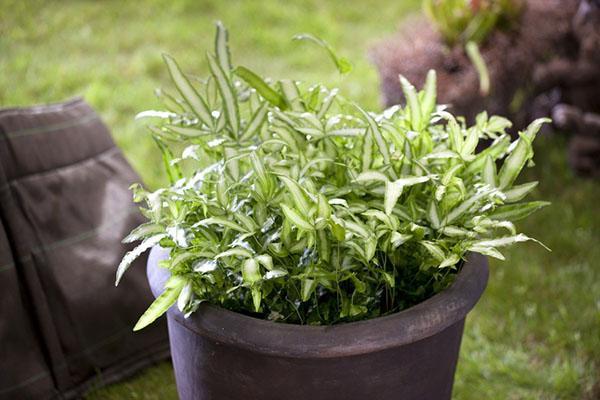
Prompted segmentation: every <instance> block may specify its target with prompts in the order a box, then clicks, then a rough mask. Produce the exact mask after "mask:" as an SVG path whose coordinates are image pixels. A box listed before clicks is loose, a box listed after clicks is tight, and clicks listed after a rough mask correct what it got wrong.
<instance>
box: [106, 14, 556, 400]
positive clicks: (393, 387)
mask: <svg viewBox="0 0 600 400" xmlns="http://www.w3.org/2000/svg"><path fill="white" fill-rule="evenodd" d="M318 42H319V43H320V44H322V45H324V46H326V47H327V45H326V43H324V42H322V41H318ZM327 49H328V50H331V49H330V48H329V47H327ZM330 54H331V56H332V57H333V59H334V61H336V64H337V65H338V67H343V68H340V69H347V66H348V65H347V61H346V60H343V59H338V58H337V57H336V56H335V54H334V53H333V52H331V51H330ZM164 58H165V62H166V64H167V67H168V69H169V72H170V74H171V77H172V79H173V82H174V84H175V86H176V88H177V95H176V96H175V95H169V94H166V93H162V94H161V96H162V98H163V100H164V102H165V105H166V107H167V109H168V111H161V112H157V111H150V112H145V113H143V115H142V116H154V117H160V118H162V119H161V123H160V124H159V125H158V126H151V127H150V128H151V131H152V133H153V137H154V139H155V140H156V143H157V144H158V146H159V148H160V149H161V151H162V154H163V158H164V164H165V168H166V171H167V173H168V176H169V178H170V185H169V186H167V187H163V188H160V189H158V190H156V191H153V192H149V191H147V190H145V189H143V188H142V187H140V186H139V185H138V186H135V188H134V197H135V200H136V201H138V202H143V203H144V207H142V212H143V213H144V214H145V216H146V217H147V218H148V220H149V222H147V223H145V224H143V225H141V226H139V227H138V228H137V229H135V230H134V231H133V232H132V233H131V234H130V235H129V236H128V237H127V238H126V239H125V241H126V242H130V241H135V240H143V241H142V243H141V244H140V245H139V246H138V247H136V248H135V249H134V250H133V251H131V252H130V253H128V254H127V255H126V256H125V257H124V259H123V261H122V263H121V264H120V265H119V268H118V272H117V283H118V281H119V280H120V279H121V276H122V275H123V273H124V272H125V270H126V269H127V267H128V266H129V264H130V263H131V261H132V260H133V259H134V258H135V257H137V256H139V255H140V254H141V253H143V252H144V251H145V250H147V249H150V248H153V249H152V252H151V255H150V258H149V261H148V276H149V280H150V285H151V287H152V290H153V292H154V294H155V296H156V300H155V301H154V303H153V304H152V305H151V306H150V307H149V308H148V310H147V311H146V312H145V313H144V314H143V315H142V317H141V318H140V320H139V322H138V324H137V325H136V327H135V329H136V330H137V329H141V328H143V327H144V326H146V325H148V324H150V323H151V322H152V321H154V320H155V319H156V318H158V317H159V316H160V315H162V314H163V313H165V312H167V311H168V312H167V316H168V322H169V333H170V341H171V351H172V357H173V363H174V368H175V374H176V379H177V387H178V391H179V395H180V398H182V399H200V398H202V399H239V398H252V399H282V398H286V399H364V398H367V396H368V397H369V398H376V399H391V398H402V399H443V398H449V397H450V395H451V389H452V382H453V375H454V370H455V366H456V361H457V356H458V350H459V346H460V340H461V336H462V330H463V324H464V319H465V316H466V314H467V313H468V312H469V310H470V309H471V308H472V307H473V306H474V305H475V303H476V302H477V300H478V299H479V297H480V296H481V294H482V292H483V290H484V287H485V285H486V282H487V275H488V271H487V262H486V259H485V257H484V256H483V255H487V256H491V257H496V258H500V259H502V258H503V257H502V254H501V253H500V251H499V250H498V249H499V248H500V247H503V246H506V245H510V244H513V243H516V242H522V241H527V240H531V239H530V238H528V237H527V236H525V235H523V234H517V232H516V230H515V226H514V225H513V223H512V221H514V220H517V219H519V218H523V217H525V216H527V215H528V214H530V213H531V212H533V211H535V210H537V209H539V208H541V207H543V206H544V205H546V203H544V202H539V201H534V202H520V200H522V199H523V198H524V197H525V196H526V195H527V194H528V193H529V192H531V191H532V190H533V189H534V188H535V186H536V184H537V182H529V183H524V184H520V185H516V186H514V185H513V183H514V181H515V179H516V178H517V176H518V175H519V173H520V171H521V169H522V168H523V167H524V166H525V165H526V164H527V163H528V162H530V160H531V158H532V156H533V151H532V141H533V139H534V137H535V135H536V132H537V131H538V129H539V128H540V125H541V124H542V123H543V122H544V121H543V120H538V121H535V122H533V123H532V124H531V125H530V126H529V128H528V129H527V130H526V131H524V132H522V133H521V135H520V138H519V139H518V140H515V141H513V142H512V143H511V140H510V136H509V135H508V134H507V133H506V132H505V130H506V129H507V128H508V127H510V125H511V123H510V122H509V121H508V120H506V119H504V118H502V117H498V116H492V117H489V118H488V116H487V115H486V114H485V113H482V114H480V115H479V117H478V118H477V123H476V125H474V126H470V127H468V126H466V125H465V123H464V120H463V119H461V118H457V117H454V116H453V115H451V114H450V113H448V112H446V111H445V109H444V107H443V106H438V105H436V84H435V73H434V72H433V71H431V72H430V73H429V74H428V79H427V83H426V84H425V87H424V89H423V90H422V91H420V92H417V90H416V89H415V88H414V87H413V86H412V85H411V84H410V83H409V82H408V81H407V80H405V79H404V78H401V83H402V86H403V88H404V91H405V95H406V98H407V100H408V104H407V106H406V107H400V106H395V107H392V108H390V109H388V110H386V111H384V112H383V113H382V114H375V113H371V112H367V111H365V110H363V109H362V108H361V107H360V106H358V105H357V104H355V103H352V102H350V101H348V100H346V99H344V98H343V97H341V96H340V95H339V94H338V92H337V91H336V90H328V89H327V88H325V87H324V86H323V85H320V84H316V85H311V86H308V85H304V84H300V83H298V82H295V81H291V80H281V81H278V82H277V83H272V82H267V81H265V80H263V79H262V78H260V77H259V76H258V75H257V74H255V73H253V72H251V71H250V70H248V69H247V68H244V67H236V68H233V67H232V64H231V61H230V55H229V51H228V47H227V33H226V31H225V29H224V28H223V27H222V26H221V25H220V24H218V25H217V35H216V40H215V53H214V54H208V55H207V60H208V65H209V67H210V76H209V77H208V79H206V80H203V81H201V80H192V79H191V78H189V77H187V76H186V75H185V74H184V73H183V72H182V71H181V70H180V68H179V67H178V65H177V64H176V62H175V61H174V60H173V58H171V57H169V56H165V57H164ZM488 139H489V140H491V141H492V144H491V145H490V146H489V147H487V148H486V149H485V150H483V151H481V152H479V153H475V150H476V148H477V145H478V143H479V141H480V140H488ZM171 143H175V144H179V146H176V147H178V148H179V149H180V150H181V153H180V155H179V156H177V157H176V156H175V155H174V154H173V153H172V152H171V150H170V148H171V147H172V146H170V144H171ZM181 145H183V146H181ZM497 167H499V168H497Z"/></svg>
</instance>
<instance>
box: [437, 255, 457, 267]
mask: <svg viewBox="0 0 600 400" xmlns="http://www.w3.org/2000/svg"><path fill="white" fill-rule="evenodd" d="M459 261H460V257H459V256H458V255H457V254H450V255H449V256H448V257H446V258H444V260H443V261H442V262H441V264H440V265H439V266H438V268H440V269H441V268H448V267H452V266H454V265H456V263H458V262H459Z"/></svg>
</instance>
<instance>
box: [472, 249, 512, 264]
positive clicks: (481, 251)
mask: <svg viewBox="0 0 600 400" xmlns="http://www.w3.org/2000/svg"><path fill="white" fill-rule="evenodd" d="M467 250H469V251H473V252H475V253H479V254H483V255H484V256H489V257H494V258H497V259H498V260H501V261H504V260H506V258H505V257H504V256H503V255H502V253H500V252H499V251H498V250H497V249H495V248H493V247H481V246H471V247H469V248H468V249H467Z"/></svg>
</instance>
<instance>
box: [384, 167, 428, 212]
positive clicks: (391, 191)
mask: <svg viewBox="0 0 600 400" xmlns="http://www.w3.org/2000/svg"><path fill="white" fill-rule="evenodd" d="M430 179H431V177H429V176H410V177H406V178H400V179H397V180H395V181H393V182H386V184H385V197H384V201H383V203H384V209H385V213H386V214H387V215H390V214H391V213H392V209H393V208H394V206H395V205H396V203H397V202H398V198H399V197H400V195H401V194H402V190H403V189H404V188H405V187H406V186H412V185H416V184H418V183H423V182H427V181H428V180H430Z"/></svg>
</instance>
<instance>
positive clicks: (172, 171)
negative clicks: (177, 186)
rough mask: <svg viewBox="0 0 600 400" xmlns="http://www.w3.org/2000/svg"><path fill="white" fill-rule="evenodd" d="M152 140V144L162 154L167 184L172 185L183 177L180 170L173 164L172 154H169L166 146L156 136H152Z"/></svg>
mask: <svg viewBox="0 0 600 400" xmlns="http://www.w3.org/2000/svg"><path fill="white" fill-rule="evenodd" d="M152 138H153V139H154V143H156V145H157V146H158V148H159V149H160V152H161V154H162V159H163V165H164V167H165V171H167V176H168V177H169V182H171V184H174V183H175V182H177V181H178V180H180V179H181V178H182V177H183V174H182V172H181V168H179V165H178V164H176V163H174V162H173V160H174V157H173V153H171V150H170V149H169V148H168V147H167V145H166V144H165V143H164V142H163V141H162V140H161V139H160V138H158V137H157V136H156V135H154V136H152Z"/></svg>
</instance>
